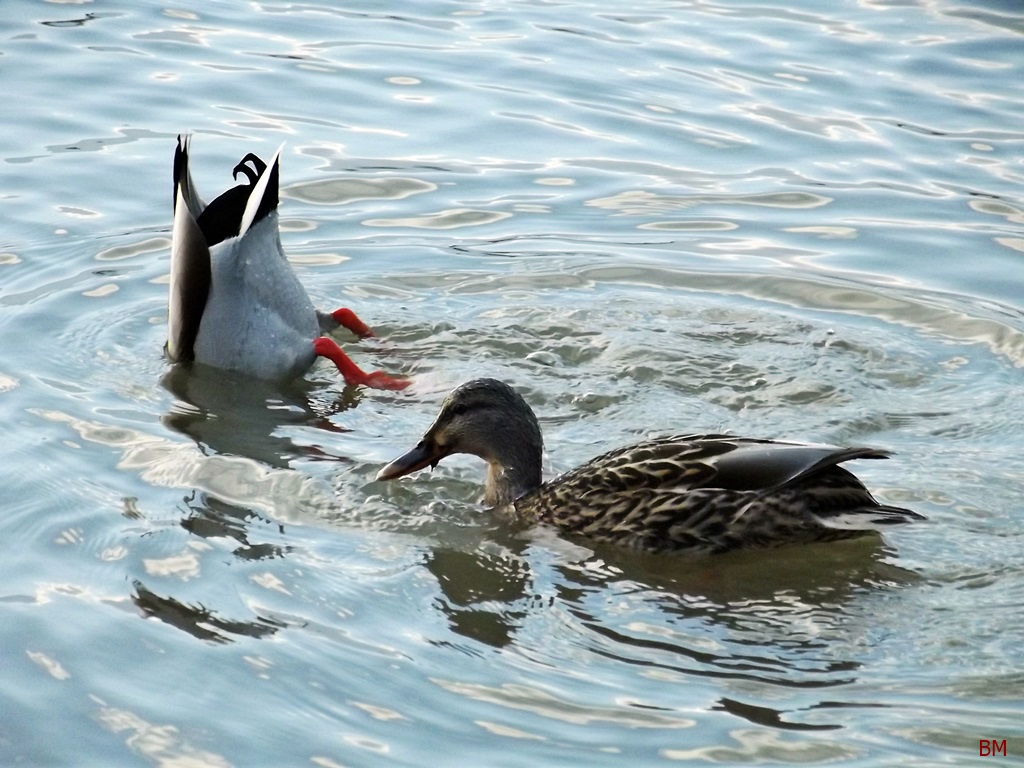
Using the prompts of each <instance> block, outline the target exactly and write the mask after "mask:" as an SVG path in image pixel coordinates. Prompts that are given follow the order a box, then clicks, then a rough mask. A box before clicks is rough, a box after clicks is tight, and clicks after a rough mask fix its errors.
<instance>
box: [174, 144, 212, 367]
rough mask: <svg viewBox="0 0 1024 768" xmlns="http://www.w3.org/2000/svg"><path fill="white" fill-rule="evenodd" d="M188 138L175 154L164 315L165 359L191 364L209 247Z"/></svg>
mask: <svg viewBox="0 0 1024 768" xmlns="http://www.w3.org/2000/svg"><path fill="white" fill-rule="evenodd" d="M188 150H189V139H188V137H182V136H179V137H178V146H177V148H176V149H175V151H174V224H173V227H172V229H171V280H170V297H169V302H168V314H167V348H166V349H167V357H168V358H169V359H170V360H172V361H175V362H179V361H184V360H191V359H192V358H193V357H194V355H195V353H194V345H195V341H196V336H197V335H198V333H199V324H200V322H201V321H202V319H203V311H204V310H205V309H206V299H207V297H208V296H209V294H210V279H211V277H210V272H211V270H210V247H209V245H208V243H207V241H206V237H205V236H204V234H203V231H202V229H201V228H200V226H199V217H200V216H201V215H202V213H203V210H204V209H205V208H206V206H205V205H204V203H203V201H202V199H201V198H200V197H199V194H198V193H197V192H196V189H195V185H194V184H193V182H192V176H191V174H190V173H189V168H188V162H189V158H188Z"/></svg>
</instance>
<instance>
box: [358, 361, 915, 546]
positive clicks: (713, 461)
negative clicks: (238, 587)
mask: <svg viewBox="0 0 1024 768" xmlns="http://www.w3.org/2000/svg"><path fill="white" fill-rule="evenodd" d="M453 453H470V454H473V455H474V456H479V457H480V458H482V459H483V460H484V461H486V462H487V481H486V486H485V495H484V500H485V502H486V503H488V504H490V505H492V506H496V507H502V506H506V505H512V506H513V507H514V509H515V512H516V514H517V515H518V516H521V517H523V518H526V519H530V520H537V521H541V522H545V523H551V524H553V525H555V526H557V527H558V528H560V529H562V530H563V531H565V532H567V533H572V534H580V535H583V536H586V537H588V538H590V539H592V540H597V541H605V542H612V543H616V544H622V545H626V546H630V547H634V548H637V549H643V550H648V551H687V552H709V553H717V552H725V551H728V550H732V549H740V548H748V547H770V546H778V545H781V544H787V543H795V542H810V541H828V540H835V539H845V538H852V537H855V536H862V535H864V534H866V533H868V532H870V531H878V530H882V529H885V528H886V527H887V526H890V525H896V524H899V523H906V522H910V521H911V520H923V519H924V518H923V517H922V516H921V515H919V514H917V513H916V512H912V511H910V510H909V509H901V508H900V507H890V506H886V505H883V504H879V503H878V502H877V501H875V499H874V498H873V497H872V496H871V494H870V493H869V492H868V490H867V489H866V488H865V487H864V486H863V485H862V484H861V482H860V481H859V480H858V479H857V478H856V477H854V476H853V474H851V473H850V472H849V471H847V470H846V469H843V468H842V467H840V466H839V465H840V464H842V463H843V462H846V461H850V460H852V459H884V458H886V457H888V455H889V454H888V453H887V452H886V451H882V450H877V449H874V448H837V447H834V446H830V445H805V444H801V443H787V442H780V441H775V440H758V439H752V438H744V437H730V436H727V435H676V436H672V437H662V438H654V439H651V440H645V441H643V442H640V443H637V444H635V445H630V446H627V447H625V448H618V449H616V450H614V451H610V452H608V453H605V454H603V455H602V456H598V457H597V458H596V459H592V460H591V461H589V462H587V463H586V464H583V465H582V466H579V467H577V468H576V469H573V470H571V471H569V472H566V473H565V474H564V475H561V476H559V477H557V478H555V479H554V480H551V481H549V482H547V483H544V482H542V481H541V457H542V453H543V439H542V437H541V431H540V425H539V424H538V422H537V417H536V416H535V415H534V413H533V410H532V409H531V408H530V406H529V405H527V403H526V401H525V400H524V399H523V398H522V396H521V395H520V394H519V393H518V392H516V390H514V389H513V388H512V387H510V386H509V385H508V384H505V383H504V382H501V381H498V380H496V379H476V380H474V381H470V382H467V383H465V384H462V385H461V386H459V387H457V388H456V389H454V390H453V391H452V392H451V394H449V395H448V397H447V398H446V399H445V401H444V404H443V405H442V406H441V412H440V413H439V414H438V416H437V418H436V419H434V423H433V424H431V425H430V427H429V428H428V429H427V431H426V432H425V433H424V435H423V438H422V439H421V440H420V442H419V443H418V444H417V445H416V447H415V448H413V449H412V450H411V451H409V452H408V453H406V454H404V455H403V456H400V457H399V458H397V459H395V460H394V461H392V462H391V463H390V464H388V465H387V466H386V467H384V468H383V469H382V470H380V472H378V473H377V479H378V480H393V479H395V478H398V477H402V476H403V475H408V474H410V473H412V472H415V471H417V470H419V469H423V468H424V467H426V466H430V467H431V468H433V467H435V466H436V465H437V463H438V462H439V461H441V459H443V458H444V457H445V456H449V455H450V454H453Z"/></svg>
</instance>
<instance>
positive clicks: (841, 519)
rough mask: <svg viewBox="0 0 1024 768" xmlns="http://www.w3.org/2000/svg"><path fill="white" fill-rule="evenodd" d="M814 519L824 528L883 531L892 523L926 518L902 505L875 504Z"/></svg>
mask: <svg viewBox="0 0 1024 768" xmlns="http://www.w3.org/2000/svg"><path fill="white" fill-rule="evenodd" d="M815 519H816V520H817V521H818V523H819V524H821V525H822V526H824V527H825V528H832V529H834V530H838V531H870V530H874V531H884V530H885V529H886V528H889V527H891V526H893V525H902V524H903V523H910V522H913V521H915V520H927V519H928V518H926V517H925V516H924V515H920V514H918V513H917V512H914V511H912V510H909V509H904V508H903V507H889V506H885V505H884V504H879V505H877V506H870V507H860V508H858V509H851V510H849V511H846V512H840V513H838V514H833V515H828V516H821V515H815Z"/></svg>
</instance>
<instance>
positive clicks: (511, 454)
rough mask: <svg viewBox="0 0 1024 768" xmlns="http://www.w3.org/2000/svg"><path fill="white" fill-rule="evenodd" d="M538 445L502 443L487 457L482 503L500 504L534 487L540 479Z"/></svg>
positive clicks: (537, 485) (510, 501) (535, 487)
mask: <svg viewBox="0 0 1024 768" xmlns="http://www.w3.org/2000/svg"><path fill="white" fill-rule="evenodd" d="M542 451H543V448H541V446H540V445H536V446H529V447H527V446H522V447H520V448H518V449H513V448H512V447H511V446H509V445H506V446H505V447H504V448H503V450H501V451H498V452H497V453H496V454H495V455H494V457H493V458H490V459H489V460H488V461H487V482H486V484H485V486H484V503H486V504H488V505H490V506H492V507H503V506H505V505H507V504H511V503H512V502H514V501H515V500H516V499H518V498H519V497H521V496H523V495H525V494H527V493H529V492H530V491H533V490H536V489H537V488H539V487H540V483H541V454H542Z"/></svg>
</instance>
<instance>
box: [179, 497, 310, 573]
mask: <svg viewBox="0 0 1024 768" xmlns="http://www.w3.org/2000/svg"><path fill="white" fill-rule="evenodd" d="M185 504H186V506H187V507H188V510H189V514H188V515H186V516H185V517H183V518H182V520H181V527H182V528H184V529H185V530H186V531H188V532H189V533H191V534H193V535H195V536H199V537H200V538H203V539H234V540H235V541H236V542H238V544H239V546H238V547H237V548H235V550H234V555H235V557H237V558H239V559H241V560H269V559H276V558H281V557H284V556H285V555H286V554H287V553H288V552H290V551H291V547H288V546H280V545H277V544H268V543H253V542H252V541H251V540H250V534H249V528H250V526H251V523H252V521H253V520H254V519H259V520H260V521H261V522H264V523H269V521H266V520H264V519H263V518H261V517H260V516H259V515H257V514H256V513H255V512H254V511H253V510H251V509H247V508H246V507H242V506H239V505H237V504H230V503H228V502H226V501H222V500H221V499H218V498H216V497H215V496H210V495H208V494H203V493H196V492H193V493H192V494H191V495H190V496H189V497H187V498H186V499H185ZM276 525H277V530H278V532H279V533H282V534H283V533H284V526H283V525H281V524H280V523H278V524H276Z"/></svg>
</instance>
